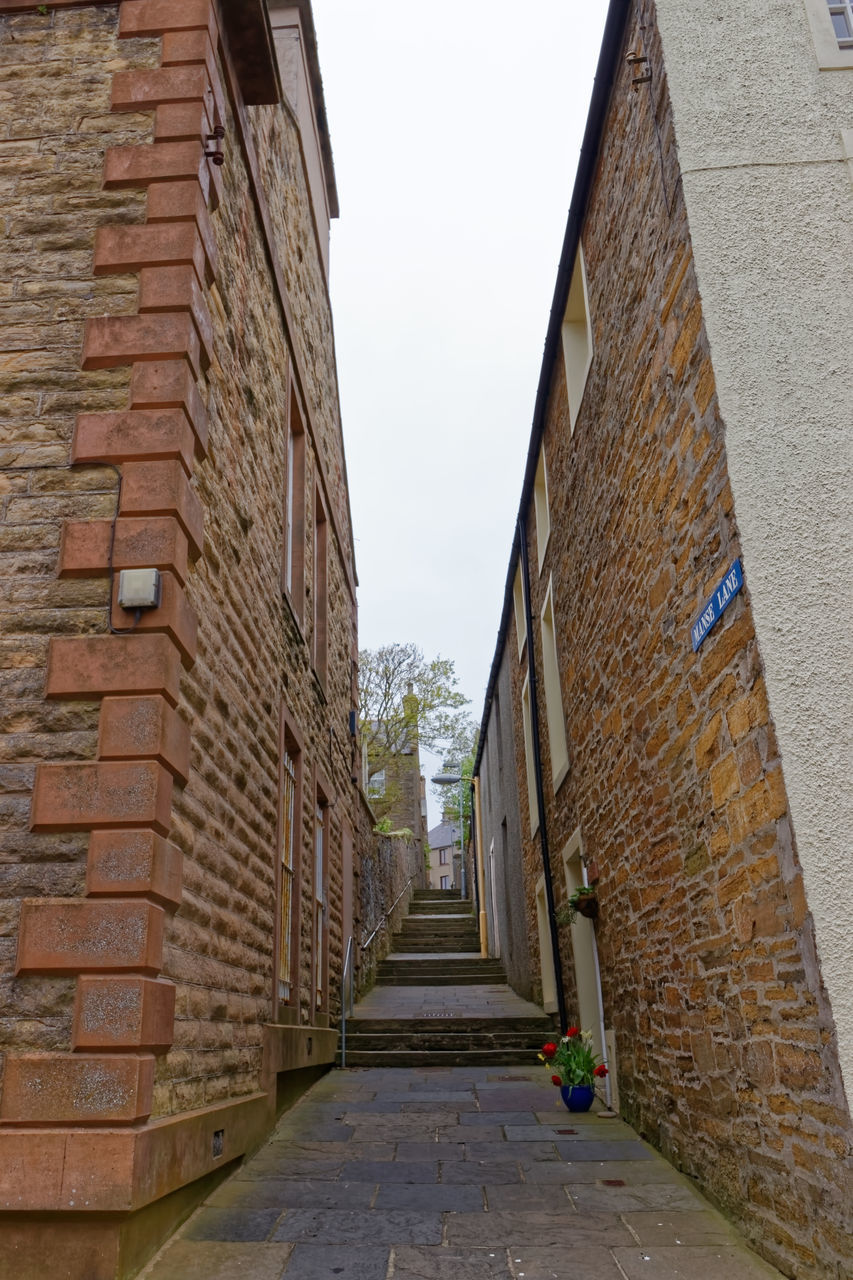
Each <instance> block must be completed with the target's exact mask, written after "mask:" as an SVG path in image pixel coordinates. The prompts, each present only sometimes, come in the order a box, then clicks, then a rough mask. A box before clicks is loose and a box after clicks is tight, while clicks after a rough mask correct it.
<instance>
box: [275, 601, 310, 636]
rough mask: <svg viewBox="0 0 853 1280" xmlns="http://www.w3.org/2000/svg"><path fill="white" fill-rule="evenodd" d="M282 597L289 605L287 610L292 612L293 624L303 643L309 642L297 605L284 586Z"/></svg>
mask: <svg viewBox="0 0 853 1280" xmlns="http://www.w3.org/2000/svg"><path fill="white" fill-rule="evenodd" d="M281 598H282V600H283V601H284V603H285V605H286V606H287V612H288V613H289V614H290V617H291V619H292V621H293V625H294V626H295V627H296V631H297V634H298V636H299V639H300V641H301V643H302V644H307V643H308V642H307V640H306V639H305V630H304V628H303V625H302V619H301V618H300V617H299V614H298V613H297V612H296V607H295V605H294V603H293V600H292V599H291V597H290V593H289V592H288V591H286V590H285V589H284V588H282V592H281Z"/></svg>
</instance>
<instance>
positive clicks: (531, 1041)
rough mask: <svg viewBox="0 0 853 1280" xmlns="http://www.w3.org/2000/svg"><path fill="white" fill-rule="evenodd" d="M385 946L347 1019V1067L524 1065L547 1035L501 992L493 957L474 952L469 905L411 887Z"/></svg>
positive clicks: (548, 1028)
mask: <svg viewBox="0 0 853 1280" xmlns="http://www.w3.org/2000/svg"><path fill="white" fill-rule="evenodd" d="M391 945H392V949H391V952H390V954H389V955H388V957H387V958H386V959H385V960H383V961H382V962H381V964H380V965H379V968H378V971H377V978H376V987H375V988H374V990H373V991H372V992H371V993H370V994H369V996H368V997H366V998H365V1000H363V1001H362V1002H360V1005H359V1006H356V1009H355V1012H354V1014H353V1016H352V1017H350V1018H349V1019H348V1020H347V1034H346V1044H347V1049H346V1061H347V1066H351V1067H376V1066H386V1067H415V1066H422V1067H424V1066H453V1067H459V1066H492V1065H494V1066H498V1065H504V1064H506V1065H509V1064H514V1063H527V1064H532V1063H534V1062H535V1061H536V1058H535V1055H536V1051H537V1050H538V1049H539V1048H540V1047H541V1045H542V1044H543V1042H544V1041H545V1040H547V1039H548V1038H550V1037H551V1036H552V1035H553V1034H554V1025H553V1022H552V1020H551V1019H550V1018H549V1017H547V1016H546V1015H545V1014H544V1013H541V1012H540V1011H538V1010H537V1009H536V1008H535V1006H533V1005H530V1004H528V1002H527V1001H523V1000H522V999H521V998H520V997H519V996H517V995H516V994H515V993H514V992H513V991H511V990H510V988H509V987H508V985H507V980H506V974H505V972H504V969H503V967H502V965H501V964H500V961H498V960H491V959H488V958H484V957H482V956H481V955H480V938H479V933H478V930H477V924H476V920H475V918H474V914H473V910H472V906H471V903H470V902H467V901H463V900H462V899H461V898H460V896H459V893H458V892H456V891H454V890H452V889H416V890H415V895H414V898H413V900H412V902H411V904H410V906H409V914H408V916H406V917H405V919H404V920H403V924H402V927H401V930H400V932H399V933H397V934H395V935H394V937H393V939H392V944H391ZM371 1007H372V1011H373V1016H371ZM537 1065H538V1064H537Z"/></svg>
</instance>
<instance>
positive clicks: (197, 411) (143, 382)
mask: <svg viewBox="0 0 853 1280" xmlns="http://www.w3.org/2000/svg"><path fill="white" fill-rule="evenodd" d="M130 406H131V408H132V409H183V411H184V413H185V414H186V415H187V418H188V419H189V422H190V426H191V427H192V429H193V431H194V432H195V437H196V454H197V455H198V456H199V457H202V458H203V457H204V456H205V455H206V453H207V437H208V421H207V409H206V408H205V405H204V401H203V400H202V398H201V395H200V393H199V389H198V386H197V385H196V381H195V378H194V377H193V375H192V370H191V369H190V367H189V365H188V364H187V362H186V360H151V361H148V360H144V361H141V362H140V363H139V364H135V365H134V366H133V372H132V373H131V376H130Z"/></svg>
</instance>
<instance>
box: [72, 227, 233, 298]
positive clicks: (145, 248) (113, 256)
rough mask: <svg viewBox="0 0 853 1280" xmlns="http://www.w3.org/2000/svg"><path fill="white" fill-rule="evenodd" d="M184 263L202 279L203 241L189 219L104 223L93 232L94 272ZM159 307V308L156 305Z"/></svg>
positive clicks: (126, 270)
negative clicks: (131, 223) (114, 224)
mask: <svg viewBox="0 0 853 1280" xmlns="http://www.w3.org/2000/svg"><path fill="white" fill-rule="evenodd" d="M179 263H186V264H187V265H188V266H191V267H193V268H194V270H195V273H196V275H197V277H198V279H199V282H202V283H203V281H204V278H205V271H206V270H207V265H208V264H207V263H206V261H205V253H204V243H203V241H202V239H201V236H200V235H199V234H198V229H197V228H196V227H195V226H194V224H193V223H192V222H155V223H147V224H146V225H145V226H142V227H136V226H132V227H122V226H106V227H98V229H97V230H96V232H95V267H94V269H95V275H96V276H98V275H101V276H102V275H118V274H121V273H123V272H128V271H141V270H142V268H143V267H158V266H172V265H177V264H179ZM158 309H162V308H158Z"/></svg>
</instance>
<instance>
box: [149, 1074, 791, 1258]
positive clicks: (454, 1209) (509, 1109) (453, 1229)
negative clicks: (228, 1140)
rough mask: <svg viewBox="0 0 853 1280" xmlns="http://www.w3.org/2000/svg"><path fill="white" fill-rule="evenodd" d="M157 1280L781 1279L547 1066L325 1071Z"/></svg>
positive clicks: (185, 1232)
mask: <svg viewBox="0 0 853 1280" xmlns="http://www.w3.org/2000/svg"><path fill="white" fill-rule="evenodd" d="M143 1275H144V1276H145V1277H146V1280H334V1278H338V1280H563V1278H564V1277H566V1278H567V1280H780V1274H779V1272H777V1271H776V1270H775V1269H774V1268H772V1267H770V1266H768V1265H767V1264H766V1263H765V1262H763V1261H762V1260H761V1259H760V1258H758V1257H757V1255H756V1254H754V1253H752V1252H751V1251H750V1250H749V1249H748V1248H747V1247H746V1245H745V1243H744V1241H743V1239H742V1238H741V1237H740V1236H739V1235H738V1234H737V1233H736V1232H735V1231H734V1230H733V1228H732V1227H731V1226H729V1224H728V1223H727V1222H726V1220H725V1219H724V1218H723V1217H722V1216H721V1215H720V1214H719V1213H717V1212H716V1210H714V1209H713V1208H712V1207H711V1206H710V1205H709V1204H708V1202H707V1201H706V1200H704V1199H703V1198H702V1197H701V1196H700V1195H699V1193H698V1192H697V1190H696V1189H695V1188H694V1186H693V1185H692V1184H691V1182H690V1181H689V1179H687V1178H686V1177H684V1176H682V1175H681V1174H679V1173H677V1172H676V1171H675V1170H674V1169H673V1168H672V1166H671V1165H669V1164H668V1163H667V1162H666V1161H665V1160H663V1159H662V1158H661V1157H660V1156H659V1155H658V1154H657V1153H656V1152H655V1151H654V1150H653V1149H652V1148H651V1147H650V1146H648V1145H647V1144H646V1143H645V1142H643V1141H641V1140H640V1139H639V1137H638V1136H637V1134H636V1133H635V1132H634V1131H633V1130H632V1129H630V1128H629V1127H628V1125H626V1124H624V1123H623V1122H622V1121H621V1120H619V1119H618V1118H616V1117H612V1118H607V1116H606V1114H605V1113H602V1112H601V1111H600V1110H596V1111H594V1112H591V1113H589V1114H587V1115H574V1114H571V1113H569V1112H568V1111H566V1109H565V1108H564V1107H563V1105H562V1103H561V1102H560V1098H559V1093H558V1091H557V1090H556V1089H555V1088H554V1087H553V1086H552V1085H551V1084H550V1083H549V1081H548V1076H547V1074H546V1072H545V1071H544V1069H540V1068H539V1067H538V1065H537V1066H532V1067H531V1068H530V1069H529V1070H528V1069H527V1068H524V1067H522V1068H519V1067H504V1068H502V1069H501V1068H495V1067H471V1068H469V1067H458V1068H423V1069H415V1068H396V1069H395V1068H365V1069H355V1070H346V1071H341V1070H334V1071H331V1072H329V1074H328V1075H326V1076H324V1077H323V1078H322V1079H321V1080H320V1081H319V1082H318V1083H317V1084H315V1085H314V1086H313V1088H311V1089H310V1090H309V1091H308V1092H307V1093H306V1094H305V1096H304V1097H303V1098H302V1099H301V1100H300V1101H299V1102H298V1103H297V1104H296V1105H295V1106H294V1107H293V1108H292V1109H291V1110H290V1111H288V1112H287V1113H286V1114H285V1115H284V1116H283V1117H282V1119H281V1121H280V1123H279V1124H278V1126H277V1128H276V1130H275V1132H274V1134H273V1136H272V1138H271V1139H270V1141H269V1142H267V1143H266V1145H265V1146H264V1147H263V1148H261V1150H260V1151H259V1152H258V1153H257V1154H256V1155H255V1156H254V1157H253V1158H252V1159H251V1160H248V1161H246V1162H245V1163H244V1164H243V1165H241V1166H240V1167H239V1168H238V1169H237V1171H236V1172H235V1173H234V1174H233V1175H232V1176H231V1177H230V1178H229V1179H228V1180H227V1181H226V1182H224V1183H222V1184H221V1185H220V1186H219V1187H218V1188H217V1189H216V1190H215V1191H214V1192H213V1193H212V1194H211V1195H210V1196H209V1197H208V1199H207V1200H206V1201H205V1203H204V1205H202V1206H201V1207H200V1208H199V1209H197V1210H196V1212H195V1213H194V1214H193V1216H192V1217H191V1218H189V1219H188V1221H187V1222H186V1223H185V1225H184V1226H183V1228H182V1229H181V1231H180V1232H179V1233H178V1234H177V1236H174V1237H173V1238H172V1240H171V1241H170V1242H169V1243H168V1244H167V1245H166V1246H165V1247H164V1248H163V1250H161V1252H160V1254H159V1255H158V1256H157V1257H156V1258H155V1259H154V1260H153V1262H151V1263H150V1264H149V1266H148V1267H147V1268H146V1270H145V1271H144V1272H143Z"/></svg>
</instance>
